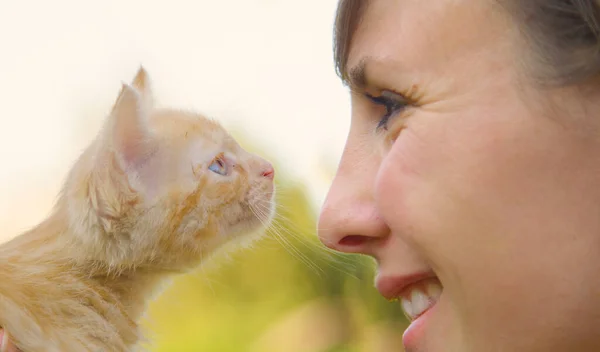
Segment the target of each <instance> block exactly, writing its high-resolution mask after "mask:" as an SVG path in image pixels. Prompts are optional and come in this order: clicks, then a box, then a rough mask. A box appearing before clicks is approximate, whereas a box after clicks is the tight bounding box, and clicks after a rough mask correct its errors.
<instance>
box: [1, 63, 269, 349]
mask: <svg viewBox="0 0 600 352" xmlns="http://www.w3.org/2000/svg"><path fill="white" fill-rule="evenodd" d="M273 177H274V171H273V168H272V166H271V164H270V163H269V162H268V161H266V160H264V159H262V158H260V157H258V156H256V155H254V154H250V153H248V152H247V151H245V150H244V149H243V148H242V147H240V145H239V144H238V143H237V142H236V141H235V140H234V139H233V138H232V137H231V136H230V135H229V134H228V133H227V132H226V131H225V130H224V129H223V128H222V127H221V126H220V125H219V124H218V123H217V122H215V121H212V120H209V119H207V118H204V117H202V116H199V115H196V114H193V113H188V112H181V111H176V110H166V109H165V110H159V109H156V108H154V106H153V98H152V91H151V86H150V82H149V78H148V75H147V73H146V71H145V70H144V69H143V68H140V69H139V71H138V73H137V75H136V77H135V78H134V80H133V82H132V84H131V85H126V84H123V87H122V89H121V92H120V94H119V96H118V99H117V101H116V103H115V105H114V107H113V109H112V111H111V113H110V114H109V116H108V118H107V119H106V121H105V123H104V125H103V128H102V130H101V131H100V133H99V134H98V135H97V137H96V139H95V140H94V141H93V142H92V143H91V144H90V145H89V147H88V148H87V149H86V150H85V151H84V152H83V153H82V155H81V156H80V157H79V159H78V160H77V162H76V163H75V164H74V166H73V168H72V169H71V171H70V173H69V174H68V177H67V179H66V182H65V184H64V187H63V189H62V192H61V194H60V197H59V198H58V200H57V202H56V204H55V207H54V209H53V211H52V213H51V215H50V216H49V217H48V218H47V219H45V220H44V221H43V222H41V223H40V224H39V225H37V226H36V227H35V228H33V229H32V230H30V231H28V232H26V233H24V234H22V235H20V236H18V237H16V238H14V239H13V240H11V241H9V242H7V243H5V244H3V245H2V246H0V327H3V328H4V329H5V331H6V332H7V333H8V334H10V338H11V341H14V342H15V343H16V345H17V346H18V347H19V348H20V349H21V350H22V351H23V352H37V351H45V352H55V351H61V352H65V351H77V352H81V351H94V352H97V351H130V350H132V348H133V346H134V345H136V343H137V342H139V340H140V339H141V338H142V334H141V333H140V329H139V327H138V321H139V320H140V318H141V316H142V314H143V313H144V311H145V307H146V303H147V301H148V299H149V298H150V297H151V296H152V295H153V294H154V293H155V292H156V290H157V289H158V288H159V285H160V284H161V282H162V281H163V280H164V279H165V278H167V277H168V276H169V275H171V274H178V273H184V272H186V271H189V270H191V269H193V268H195V267H197V266H198V265H199V264H200V263H201V262H202V261H203V260H204V259H205V258H206V257H207V256H208V255H210V254H211V253H213V252H214V251H215V250H216V249H218V248H219V247H222V246H223V245H224V244H226V243H228V242H231V241H233V240H236V239H241V238H248V236H252V233H263V232H264V229H265V227H266V226H267V225H268V224H269V223H270V221H271V218H272V216H273V211H274V210H273V209H274V200H273V197H274V183H273ZM250 238H256V236H252V237H250Z"/></svg>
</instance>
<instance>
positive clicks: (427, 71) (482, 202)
mask: <svg viewBox="0 0 600 352" xmlns="http://www.w3.org/2000/svg"><path fill="white" fill-rule="evenodd" d="M492 3H493V2H492V1H480V0H459V1H456V0H429V1H418V0H371V1H369V5H368V7H367V9H366V12H365V13H364V14H363V20H362V22H361V24H360V26H359V28H358V30H357V32H356V33H355V36H354V37H353V40H352V45H351V50H350V56H349V60H348V72H349V75H350V76H351V77H352V80H351V81H352V83H353V88H354V89H353V92H352V124H351V130H350V134H349V136H348V140H347V144H346V147H345V150H344V154H343V157H342V160H341V163H340V165H339V169H338V173H337V175H336V178H335V180H334V182H333V185H332V187H331V190H330V193H329V195H328V197H327V200H326V202H325V205H324V208H323V211H322V214H321V218H320V223H319V229H320V237H321V240H322V242H323V243H325V244H326V245H327V246H329V247H331V248H334V249H336V250H339V251H343V252H353V253H362V254H367V255H370V256H372V257H374V258H375V259H376V261H377V263H378V273H377V282H376V286H377V288H378V289H379V290H380V291H381V293H382V294H383V295H384V296H386V297H388V298H394V297H401V298H402V299H401V301H402V302H403V305H404V308H405V311H406V313H407V315H410V316H411V320H413V323H412V324H411V327H409V329H408V330H407V332H406V333H405V335H404V343H405V346H406V348H407V350H408V351H432V352H433V351H443V352H470V351H473V352H481V351H599V350H600V338H598V336H600V279H599V273H600V133H599V131H600V128H598V125H599V123H600V116H594V115H600V113H599V112H600V108H598V107H597V106H594V105H595V104H598V103H596V102H597V101H599V99H595V98H593V93H590V92H583V91H582V92H579V91H577V90H576V89H575V88H568V89H566V88H565V89H552V90H549V89H548V90H542V89H541V88H533V85H529V83H527V82H528V81H527V80H526V79H524V75H523V74H522V72H521V66H519V62H520V61H519V59H520V58H521V56H520V53H521V52H523V49H522V48H521V47H518V46H519V43H520V41H518V40H517V39H516V38H518V36H519V35H520V34H519V32H518V30H517V29H516V28H515V25H514V24H513V23H511V20H510V19H509V17H508V16H507V15H506V14H505V13H504V12H502V10H500V9H498V8H496V7H494V5H493V4H492ZM583 94H589V96H585V97H584V96H583ZM405 103H406V104H405ZM382 104H386V105H387V107H386V106H385V105H382ZM387 110H389V111H387ZM388 112H389V114H388ZM440 290H441V294H440V293H439V291H440ZM398 304H401V303H398ZM417 316H419V317H418V318H417ZM415 318H416V320H415ZM399 333H400V332H399Z"/></svg>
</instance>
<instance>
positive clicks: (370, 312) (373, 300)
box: [145, 173, 406, 352]
mask: <svg viewBox="0 0 600 352" xmlns="http://www.w3.org/2000/svg"><path fill="white" fill-rule="evenodd" d="M279 175H280V177H278V182H277V189H278V191H277V194H278V196H277V199H278V200H277V202H278V215H277V218H276V221H275V224H274V226H272V228H271V229H269V231H268V232H267V235H266V236H265V237H264V238H263V239H262V240H260V241H258V242H256V243H255V244H254V245H253V246H252V247H250V248H247V249H240V250H235V251H230V252H227V253H220V254H217V255H216V256H215V257H214V258H212V259H211V260H210V261H209V263H208V264H206V265H205V266H203V267H202V268H199V269H198V270H197V271H195V272H193V273H191V274H188V275H184V276H181V277H177V278H176V279H175V280H174V281H173V283H172V285H170V286H169V287H168V288H167V289H166V291H165V292H164V293H163V294H162V295H160V296H159V297H157V299H156V300H155V301H153V302H152V304H151V307H150V311H149V314H148V317H147V319H146V321H145V328H147V329H148V331H149V337H150V342H149V344H148V346H151V347H148V348H149V350H151V351H156V352H159V351H160V352H177V351H218V352H226V351H231V352H234V351H235V352H240V351H242V352H243V351H248V352H284V351H285V352H295V351H302V352H379V351H381V352H383V351H385V352H393V351H402V347H401V346H402V345H401V336H402V331H403V329H404V328H405V326H406V322H405V320H404V317H403V315H402V313H401V310H400V307H399V304H398V303H390V302H387V301H386V300H384V299H383V298H381V297H380V296H379V294H378V293H377V291H376V290H375V289H374V288H373V274H374V268H373V262H372V260H371V259H368V258H365V257H361V256H356V255H342V254H339V253H334V252H332V251H330V250H328V249H326V248H325V247H324V246H323V245H322V244H321V243H320V242H319V240H318V238H317V236H316V219H317V210H315V209H313V207H312V205H311V203H310V201H309V199H308V198H307V197H306V195H305V193H306V192H305V191H304V188H303V186H302V185H300V184H298V183H294V182H293V181H292V180H291V179H290V178H288V177H281V173H280V174H279Z"/></svg>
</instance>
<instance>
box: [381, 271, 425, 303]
mask: <svg viewBox="0 0 600 352" xmlns="http://www.w3.org/2000/svg"><path fill="white" fill-rule="evenodd" d="M435 277H436V275H435V273H433V272H432V271H427V272H419V273H411V274H408V275H398V276H385V275H380V274H378V275H377V278H376V279H375V287H376V288H377V291H379V293H380V294H381V295H382V296H383V297H385V298H386V299H388V300H392V299H396V298H398V297H399V296H401V295H402V293H403V292H404V291H405V290H406V289H407V288H408V287H409V286H410V285H412V284H415V283H417V282H419V281H423V280H426V279H431V278H435Z"/></svg>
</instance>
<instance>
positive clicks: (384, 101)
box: [366, 93, 409, 130]
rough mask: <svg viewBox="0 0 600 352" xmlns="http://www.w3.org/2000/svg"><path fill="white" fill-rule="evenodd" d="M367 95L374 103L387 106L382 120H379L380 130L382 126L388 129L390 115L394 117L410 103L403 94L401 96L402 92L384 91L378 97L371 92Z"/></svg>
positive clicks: (378, 127) (378, 128)
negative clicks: (389, 92) (388, 92)
mask: <svg viewBox="0 0 600 352" xmlns="http://www.w3.org/2000/svg"><path fill="white" fill-rule="evenodd" d="M390 95H391V96H390ZM366 96H367V98H369V100H371V101H372V102H373V103H375V104H377V105H381V106H383V107H385V109H386V113H385V115H383V117H382V118H381V120H379V123H378V124H377V130H380V129H381V128H383V129H384V130H387V124H388V121H389V119H390V117H392V116H393V115H394V114H396V113H397V112H399V111H400V110H402V109H404V108H406V106H407V105H408V104H409V103H408V101H407V99H406V98H404V97H403V96H401V95H400V94H397V93H391V94H385V93H384V94H382V95H380V96H377V97H376V96H372V95H370V94H366Z"/></svg>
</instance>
